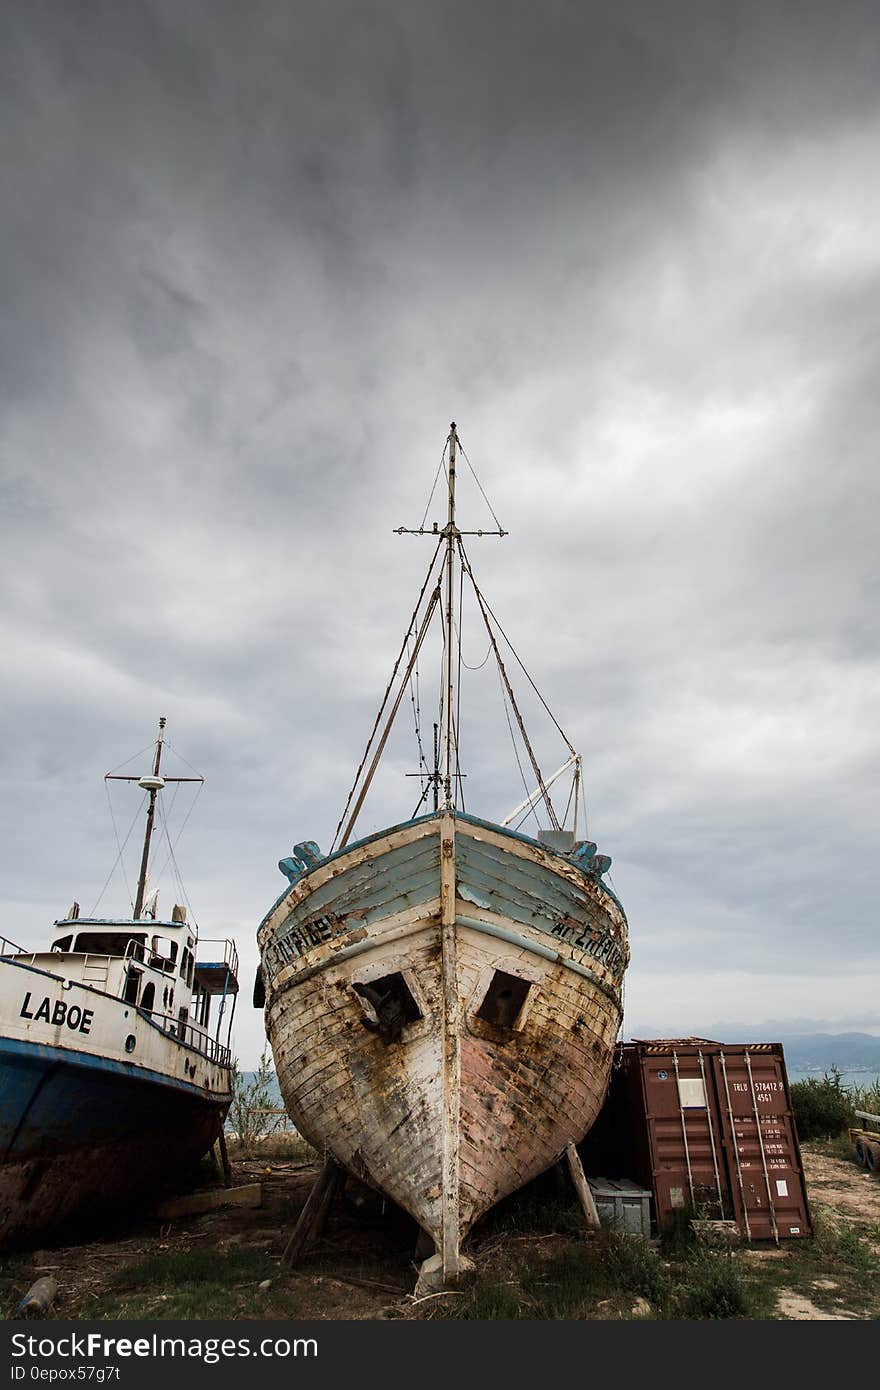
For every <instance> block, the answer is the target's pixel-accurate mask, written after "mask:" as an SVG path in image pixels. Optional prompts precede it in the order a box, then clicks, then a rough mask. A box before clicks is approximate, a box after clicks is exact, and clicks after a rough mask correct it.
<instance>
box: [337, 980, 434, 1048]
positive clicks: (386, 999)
mask: <svg viewBox="0 0 880 1390" xmlns="http://www.w3.org/2000/svg"><path fill="white" fill-rule="evenodd" d="M352 989H353V990H354V991H355V993H356V994H357V995H359V996H360V998H361V999H363V1000H364V1001H365V1002H366V1003H367V1004H370V1005H371V1006H372V1010H373V1012H374V1013H375V1015H376V1018H375V1020H374V1019H372V1018H369V1017H366V1016H365V1017H364V1018H363V1019H362V1020H361V1022H362V1023H363V1024H364V1026H365V1027H366V1028H369V1030H370V1032H371V1033H378V1034H379V1037H380V1038H381V1039H382V1041H383V1042H386V1043H388V1042H398V1041H399V1039H400V1035H401V1033H402V1032H403V1030H404V1028H405V1027H406V1025H407V1024H408V1023H415V1022H416V1020H417V1019H420V1018H421V1017H422V1011H421V1009H420V1008H419V1006H418V1004H417V1003H416V1001H415V999H414V998H413V996H412V993H411V991H410V988H409V985H408V984H407V983H406V980H405V979H404V978H403V976H402V975H401V973H400V971H399V970H398V971H395V973H394V974H393V975H383V976H382V977H381V978H380V979H378V980H370V981H369V982H368V983H364V984H353V985H352Z"/></svg>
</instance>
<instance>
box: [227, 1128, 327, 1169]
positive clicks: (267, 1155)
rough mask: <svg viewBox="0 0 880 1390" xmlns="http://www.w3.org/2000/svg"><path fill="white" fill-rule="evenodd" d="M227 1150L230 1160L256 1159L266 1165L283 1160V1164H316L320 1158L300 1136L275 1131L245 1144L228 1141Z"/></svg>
mask: <svg viewBox="0 0 880 1390" xmlns="http://www.w3.org/2000/svg"><path fill="white" fill-rule="evenodd" d="M228 1149H229V1155H230V1158H248V1159H251V1160H254V1159H256V1160H257V1161H258V1162H262V1161H263V1160H265V1161H266V1162H267V1163H270V1162H271V1161H272V1160H273V1159H274V1160H275V1161H276V1162H277V1161H280V1160H283V1161H284V1162H285V1163H302V1164H308V1163H318V1162H319V1161H320V1158H321V1155H320V1154H319V1153H318V1152H317V1150H316V1149H313V1148H312V1146H311V1144H310V1143H309V1142H308V1141H307V1140H306V1139H303V1137H302V1135H301V1134H292V1133H288V1132H287V1131H285V1130H276V1131H275V1132H274V1133H273V1134H267V1135H265V1136H264V1137H263V1138H260V1139H253V1138H252V1139H249V1140H248V1141H247V1142H246V1143H240V1142H239V1140H237V1139H230V1140H229V1141H228Z"/></svg>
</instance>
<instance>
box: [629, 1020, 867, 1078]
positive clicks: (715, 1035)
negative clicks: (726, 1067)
mask: <svg viewBox="0 0 880 1390" xmlns="http://www.w3.org/2000/svg"><path fill="white" fill-rule="evenodd" d="M633 1033H634V1034H635V1036H636V1037H638V1038H651V1037H664V1036H669V1035H668V1034H664V1033H662V1032H658V1031H656V1030H655V1031H654V1032H650V1031H647V1030H645V1029H642V1030H636V1029H633ZM628 1036H632V1034H628ZM704 1036H705V1037H708V1038H712V1039H714V1040H715V1041H717V1042H726V1043H747V1042H778V1043H782V1046H783V1049H784V1051H785V1062H786V1066H787V1068H788V1070H789V1071H790V1072H795V1071H799V1072H820V1073H821V1072H823V1071H830V1070H831V1068H832V1067H837V1068H838V1070H840V1071H842V1072H867V1073H869V1075H870V1077H871V1078H873V1077H875V1076H880V1037H878V1036H876V1034H874V1033H785V1032H779V1031H776V1030H769V1031H768V1029H767V1028H761V1029H757V1030H756V1029H755V1028H746V1027H743V1028H740V1027H737V1026H736V1025H735V1024H733V1025H731V1024H723V1025H721V1026H719V1027H718V1028H716V1029H714V1030H713V1029H707V1031H706V1033H705V1034H704Z"/></svg>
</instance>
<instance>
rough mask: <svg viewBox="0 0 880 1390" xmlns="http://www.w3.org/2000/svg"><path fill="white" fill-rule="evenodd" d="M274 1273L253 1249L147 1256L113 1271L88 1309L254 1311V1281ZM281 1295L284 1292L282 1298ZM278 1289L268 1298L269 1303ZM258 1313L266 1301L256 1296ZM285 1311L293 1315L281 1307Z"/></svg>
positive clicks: (123, 1312) (173, 1314)
mask: <svg viewBox="0 0 880 1390" xmlns="http://www.w3.org/2000/svg"><path fill="white" fill-rule="evenodd" d="M277 1275H278V1262H277V1260H273V1259H272V1258H271V1257H269V1256H267V1255H264V1254H262V1253H261V1252H258V1251H254V1250H234V1251H230V1252H229V1253H228V1254H221V1253H220V1252H219V1251H216V1250H205V1249H200V1250H188V1251H178V1252H176V1253H172V1254H168V1255H150V1256H148V1257H147V1258H146V1259H145V1260H141V1261H140V1262H139V1263H137V1264H133V1265H128V1266H127V1267H126V1268H125V1269H120V1270H117V1272H116V1273H115V1274H114V1276H113V1278H112V1280H111V1284H112V1288H113V1291H112V1292H109V1293H107V1294H105V1295H104V1296H103V1297H102V1298H100V1299H98V1301H97V1302H96V1303H95V1304H93V1305H92V1306H91V1307H90V1308H89V1309H88V1310H87V1311H88V1316H89V1317H100V1318H146V1317H149V1318H235V1317H240V1316H242V1315H243V1314H247V1315H250V1316H253V1315H254V1297H255V1294H256V1292H257V1285H258V1284H259V1283H260V1282H261V1281H262V1280H264V1279H271V1278H273V1277H277ZM285 1297H286V1296H285ZM276 1299H277V1291H276V1293H275V1295H274V1296H273V1298H272V1299H271V1300H269V1302H270V1303H274V1302H275V1301H276ZM259 1308H260V1312H259V1315H260V1316H266V1312H267V1301H266V1300H265V1299H261V1302H260V1305H259ZM286 1310H287V1315H288V1316H295V1313H294V1312H293V1310H290V1309H289V1307H287V1305H286Z"/></svg>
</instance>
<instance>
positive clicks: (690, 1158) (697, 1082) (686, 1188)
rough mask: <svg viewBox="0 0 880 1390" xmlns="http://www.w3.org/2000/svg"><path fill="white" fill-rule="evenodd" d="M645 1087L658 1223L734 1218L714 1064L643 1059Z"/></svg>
mask: <svg viewBox="0 0 880 1390" xmlns="http://www.w3.org/2000/svg"><path fill="white" fill-rule="evenodd" d="M642 1083H643V1087H644V1096H645V1110H646V1120H647V1127H648V1142H649V1145H650V1152H651V1161H652V1180H653V1188H654V1195H655V1199H656V1205H657V1221H658V1224H659V1225H663V1224H665V1223H666V1222H667V1221H669V1219H670V1218H671V1217H672V1216H673V1214H674V1213H675V1211H677V1210H689V1211H691V1212H693V1213H695V1214H698V1215H699V1216H701V1217H703V1218H706V1219H714V1220H720V1219H723V1218H725V1217H728V1216H732V1214H733V1207H732V1198H731V1195H730V1191H729V1180H728V1176H727V1168H726V1165H725V1163H724V1159H723V1155H722V1153H721V1135H720V1133H719V1131H718V1114H717V1110H716V1108H715V1105H714V1103H713V1094H712V1092H713V1084H714V1083H713V1076H712V1071H711V1066H710V1064H709V1059H708V1058H707V1057H704V1056H703V1055H702V1054H701V1053H699V1052H695V1051H693V1050H692V1049H691V1050H688V1051H687V1052H682V1053H680V1054H679V1053H678V1052H677V1051H671V1052H665V1053H661V1054H659V1055H658V1054H653V1053H652V1052H651V1050H650V1047H648V1048H646V1049H645V1052H644V1053H643V1055H642Z"/></svg>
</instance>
